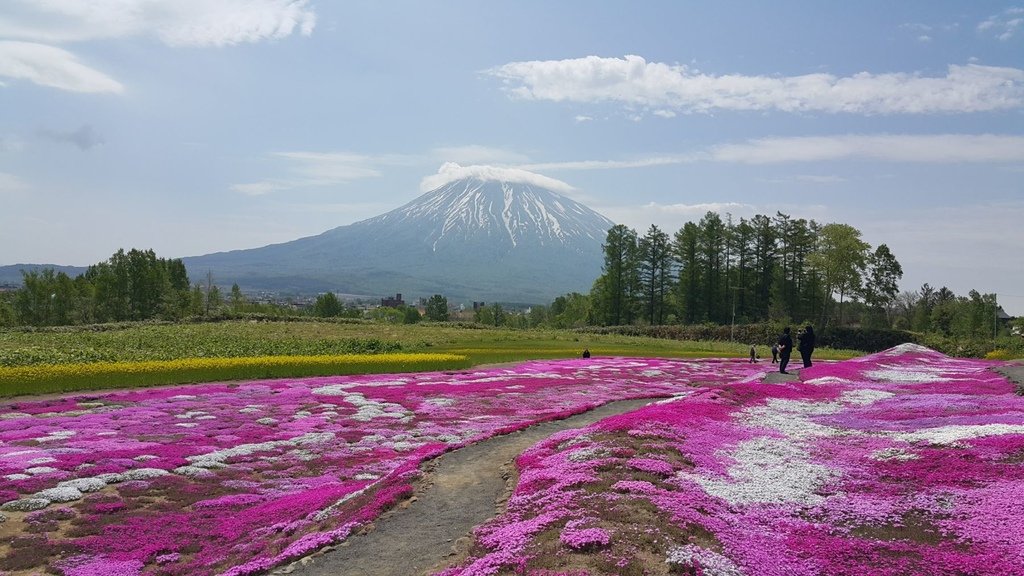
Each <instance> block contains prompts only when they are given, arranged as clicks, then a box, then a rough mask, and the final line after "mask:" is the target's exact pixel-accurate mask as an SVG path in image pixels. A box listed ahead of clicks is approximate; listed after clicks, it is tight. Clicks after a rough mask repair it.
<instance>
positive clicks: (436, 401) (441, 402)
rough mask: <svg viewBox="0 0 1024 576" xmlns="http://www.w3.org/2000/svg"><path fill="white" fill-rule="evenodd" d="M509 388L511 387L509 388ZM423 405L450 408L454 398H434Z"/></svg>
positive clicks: (425, 401)
mask: <svg viewBox="0 0 1024 576" xmlns="http://www.w3.org/2000/svg"><path fill="white" fill-rule="evenodd" d="M509 388H511V386H509ZM423 403H424V404H430V405H431V406H437V407H438V408H444V407H445V406H451V405H452V404H455V399H454V398H445V397H444V396H438V397H436V398H427V399H426V400H424V401H423Z"/></svg>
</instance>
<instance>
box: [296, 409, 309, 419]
mask: <svg viewBox="0 0 1024 576" xmlns="http://www.w3.org/2000/svg"><path fill="white" fill-rule="evenodd" d="M312 415H313V413H312V412H309V411H306V410H299V411H298V412H296V413H295V414H293V415H292V419H293V420H303V419H306V418H309V417H310V416H312Z"/></svg>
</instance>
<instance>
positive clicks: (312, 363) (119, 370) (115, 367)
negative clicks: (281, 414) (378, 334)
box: [0, 354, 466, 383]
mask: <svg viewBox="0 0 1024 576" xmlns="http://www.w3.org/2000/svg"><path fill="white" fill-rule="evenodd" d="M465 363H466V357H465V356H462V355H456V354H345V355H333V356H250V357H240V358H182V359H178V360H145V361H140V362H123V361H122V362H90V363H86V364H40V365H34V366H16V367H0V383H4V382H14V381H21V382H26V381H35V380H59V379H63V378H75V379H80V378H95V377H103V376H114V375H116V376H126V375H145V374H156V373H160V374H164V373H169V372H195V371H207V370H210V371H219V370H224V371H230V370H234V369H243V370H244V369H254V370H268V371H274V372H277V371H280V370H288V369H299V370H302V369H314V370H317V369H320V370H325V369H330V368H338V369H340V371H342V372H345V373H353V372H356V371H363V370H366V371H367V372H382V371H385V370H387V369H389V368H393V369H394V370H396V371H398V370H417V369H430V368H434V367H437V368H443V367H448V366H451V365H455V366H462V365H464V364H465Z"/></svg>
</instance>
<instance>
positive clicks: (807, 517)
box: [442, 345, 1024, 576]
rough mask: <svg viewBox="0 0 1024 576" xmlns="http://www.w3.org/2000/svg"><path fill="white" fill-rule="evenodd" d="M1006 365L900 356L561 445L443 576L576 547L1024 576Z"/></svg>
mask: <svg viewBox="0 0 1024 576" xmlns="http://www.w3.org/2000/svg"><path fill="white" fill-rule="evenodd" d="M1000 364H1001V363H998V362H991V361H983V360H965V359H956V358H950V357H947V356H944V355H942V354H939V353H937V352H934V351H932V350H928V349H926V348H922V347H919V346H915V345H902V346H898V347H896V348H893V349H891V350H888V351H886V352H882V353H878V354H873V355H870V356H865V357H862V358H857V359H854V360H850V361H844V362H840V363H821V364H819V365H815V366H814V367H813V368H809V369H805V370H803V371H802V372H801V374H800V381H798V382H789V383H784V384H766V383H762V382H760V381H756V380H755V379H750V378H747V379H742V380H737V381H736V382H734V383H732V384H727V385H724V386H721V387H718V388H717V389H716V388H703V389H701V390H699V391H698V392H695V393H693V394H691V395H688V396H685V397H681V398H678V399H674V400H671V401H663V402H660V403H657V404H652V405H649V406H647V407H645V408H642V409H640V410H637V411H635V412H631V413H627V414H623V415H619V416H615V417H611V418H608V419H605V420H603V421H601V422H598V423H596V424H593V425H591V426H589V427H587V428H585V429H582V430H575V431H568V432H565V433H561V434H558V435H555V436H553V437H551V438H549V439H547V440H545V441H543V442H541V443H539V444H537V445H535V446H534V447H532V448H531V449H529V450H528V451H526V452H525V453H523V454H522V455H521V456H520V458H519V459H518V460H517V465H518V466H519V468H520V471H521V476H520V481H519V483H518V485H517V486H516V489H515V491H514V493H513V495H512V496H511V498H510V500H509V505H508V510H507V511H506V512H505V513H504V514H502V515H500V516H499V517H497V518H495V519H494V520H492V521H490V522H488V523H487V524H485V525H483V526H480V527H478V528H477V530H476V538H477V543H478V544H479V545H481V546H482V547H483V550H485V551H486V552H485V553H482V555H479V556H476V557H471V558H469V559H468V560H466V561H465V562H463V563H462V564H461V565H460V566H459V567H455V568H450V569H448V570H446V571H445V572H443V573H442V574H443V575H444V576H467V575H474V576H475V575H488V574H497V573H499V572H500V573H503V574H504V573H517V574H518V573H522V574H529V573H533V572H535V571H537V570H540V567H541V566H543V567H544V569H550V568H555V567H557V566H559V564H558V563H557V562H558V560H557V559H558V558H570V557H571V558H574V559H575V560H573V562H574V563H569V564H566V565H565V567H566V568H569V567H573V568H578V566H579V561H580V554H581V550H583V551H584V552H586V553H589V554H591V555H592V557H593V560H592V565H593V566H594V567H595V573H609V570H611V569H609V568H608V566H610V565H611V563H613V562H614V561H616V560H618V562H619V563H618V564H615V565H616V566H620V567H621V566H625V567H628V568H629V569H630V570H631V571H632V572H635V573H641V572H642V571H644V570H645V568H644V567H643V565H634V566H630V565H629V563H630V562H632V561H633V560H632V558H634V557H636V556H639V555H641V554H647V555H649V554H651V553H652V550H654V551H656V553H657V554H661V557H662V558H663V559H664V562H665V563H666V564H667V569H668V570H669V571H671V572H678V573H683V574H694V573H696V574H706V575H716V576H741V575H747V576H753V575H758V576H760V575H764V576H793V575H796V576H812V575H815V576H817V575H829V576H832V575H835V576H839V575H850V574H872V575H875V576H896V575H905V574H929V575H948V576H954V575H967V574H970V575H992V576H1013V575H1018V576H1019V575H1021V574H1024V398H1022V397H1020V396H1017V395H1015V394H1014V389H1013V384H1012V383H1010V382H1009V381H1007V380H1006V379H1005V378H1004V377H1002V376H1001V375H999V374H998V373H996V372H995V371H993V370H991V368H993V367H995V366H999V365H1000ZM542 529H543V530H548V531H551V530H554V531H556V532H555V533H556V534H558V533H560V534H561V536H560V540H559V541H557V542H556V543H555V544H554V545H553V544H552V539H551V537H550V536H545V535H544V534H547V532H545V533H541V530H542ZM588 529H595V530H601V532H600V535H602V536H607V537H608V540H607V541H605V540H604V539H603V538H602V537H599V535H598V533H597V532H594V533H590V532H585V530H588ZM553 546H556V547H557V546H560V547H561V548H560V549H559V548H553ZM588 546H589V548H588ZM533 559H537V564H532V563H531V562H532V561H533ZM541 559H543V560H541ZM611 571H612V572H614V570H611ZM623 571H626V570H625V569H624V570H623Z"/></svg>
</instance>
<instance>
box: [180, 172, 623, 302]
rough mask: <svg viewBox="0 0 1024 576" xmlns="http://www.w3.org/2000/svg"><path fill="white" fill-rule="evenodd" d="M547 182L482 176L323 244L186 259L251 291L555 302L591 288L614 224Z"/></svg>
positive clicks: (309, 241)
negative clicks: (437, 294)
mask: <svg viewBox="0 0 1024 576" xmlns="http://www.w3.org/2000/svg"><path fill="white" fill-rule="evenodd" d="M501 175H503V176H507V174H501ZM553 182H557V181H553ZM544 183H545V182H544V180H540V181H539V182H538V180H537V179H536V178H533V179H530V178H520V179H518V181H510V180H505V179H497V178H495V177H493V175H490V176H489V175H487V174H486V173H485V174H474V175H470V176H468V177H464V178H459V179H456V180H452V181H449V182H445V183H443V184H441V185H440V186H438V187H437V188H435V189H433V190H431V191H430V192H427V193H426V194H423V195H422V196H420V197H418V198H416V199H415V200H413V201H412V202H409V203H408V204H406V205H404V206H401V207H399V208H397V209H395V210H392V211H390V212H387V213H385V214H382V215H380V216H376V217H374V218H370V219H368V220H363V221H361V222H356V223H354V224H350V225H347V226H341V227H338V228H334V229H332V230H328V231H327V232H324V233H323V234H320V235H318V236H311V237H307V238H300V239H298V240H294V241H292V242H286V243H283V244H275V245H271V246H266V247H263V248H256V249H251V250H239V251H234V252H223V253H218V254H210V255H207V256H199V257H194V258H185V259H184V260H185V264H186V266H187V267H188V269H189V273H190V275H192V276H196V277H199V276H203V275H205V274H206V272H207V270H209V271H211V272H212V273H213V276H214V278H215V281H216V282H217V283H218V284H230V283H232V282H237V283H238V284H239V286H241V287H242V288H243V289H268V290H294V291H299V292H307V293H308V292H317V291H326V290H333V291H335V292H344V293H349V294H366V295H385V294H393V293H396V292H399V293H402V294H404V295H406V296H408V297H416V296H429V295H431V294H434V293H440V294H444V295H445V296H448V297H449V299H452V298H454V299H456V300H483V301H488V302H490V301H504V302H539V303H544V302H549V301H550V300H551V299H552V298H554V297H555V296H557V295H559V294H564V293H566V292H569V291H582V292H586V291H588V290H589V289H590V286H591V284H592V283H593V281H594V280H595V279H596V278H597V276H598V275H599V274H600V271H601V264H602V253H601V244H602V243H603V242H604V240H605V237H606V234H607V232H608V229H609V228H611V227H612V226H613V225H614V223H613V222H612V221H610V220H608V219H607V218H605V217H604V216H602V215H600V214H598V213H597V212H594V211H593V210H591V209H589V208H587V207H586V206H584V205H582V204H580V203H578V202H576V201H574V200H572V199H570V198H568V197H566V196H563V195H561V194H559V193H557V192H555V191H553V190H551V189H548V188H546V187H544V186H543V185H542V184H544Z"/></svg>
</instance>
